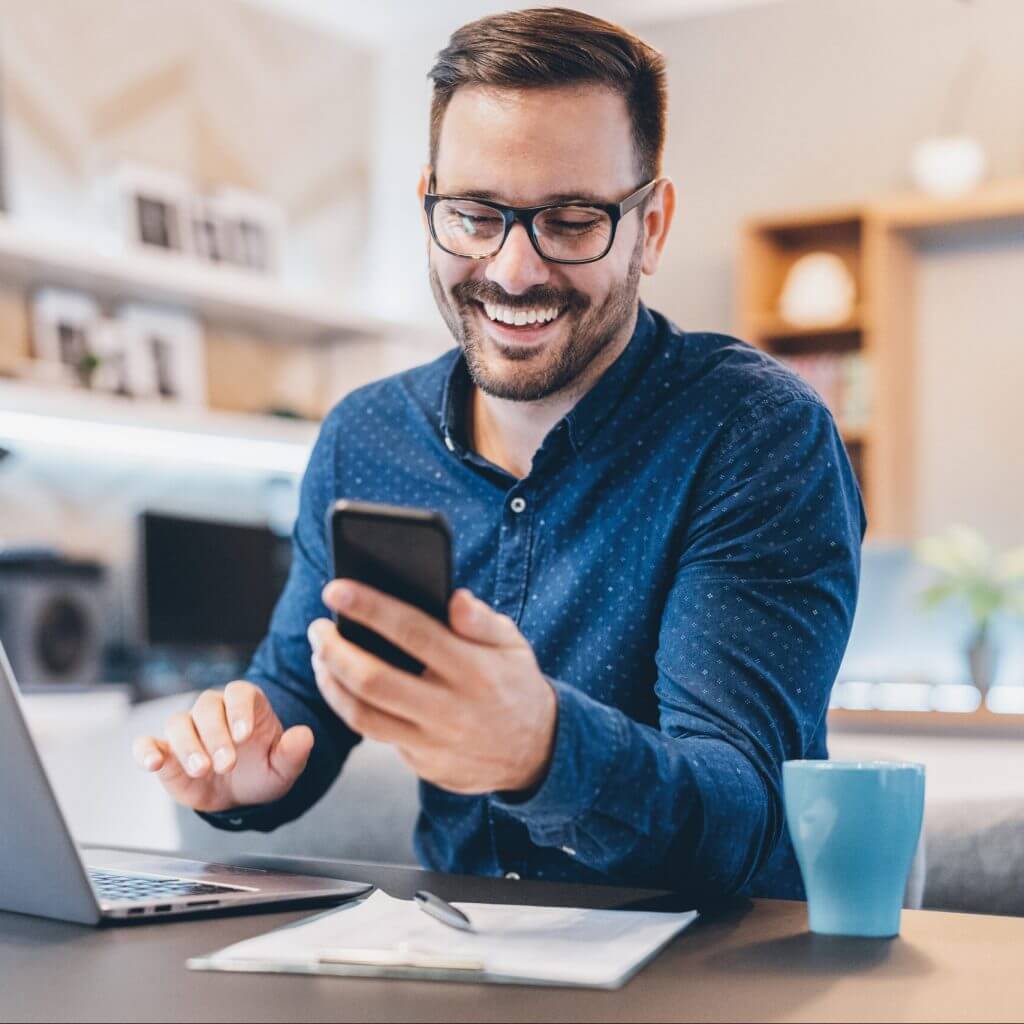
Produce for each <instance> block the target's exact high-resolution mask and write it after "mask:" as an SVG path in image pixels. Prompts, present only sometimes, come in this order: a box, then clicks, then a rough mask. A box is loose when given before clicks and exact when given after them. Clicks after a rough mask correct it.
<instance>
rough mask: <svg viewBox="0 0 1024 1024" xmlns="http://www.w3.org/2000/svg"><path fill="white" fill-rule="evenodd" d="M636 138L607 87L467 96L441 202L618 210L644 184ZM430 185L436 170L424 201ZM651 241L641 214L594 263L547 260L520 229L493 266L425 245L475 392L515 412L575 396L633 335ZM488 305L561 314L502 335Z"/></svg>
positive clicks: (448, 118)
mask: <svg viewBox="0 0 1024 1024" xmlns="http://www.w3.org/2000/svg"><path fill="white" fill-rule="evenodd" d="M630 128H631V124H630V118H629V113H628V111H627V109H626V104H625V101H624V100H623V99H622V97H621V96H619V95H618V94H616V93H614V92H613V91H611V90H610V89H607V88H604V87H601V86H585V87H560V88H543V89H540V88H538V89H524V90H519V89H516V90H513V89H491V88H484V87H476V86H474V87H465V86H464V87H462V88H460V89H458V90H457V91H456V92H455V94H454V95H453V96H452V99H451V102H450V103H449V105H448V109H447V110H446V112H445V116H444V121H443V124H442V127H441V135H440V141H439V146H438V155H437V166H436V167H435V168H434V173H435V191H436V192H438V193H439V194H441V195H451V196H473V195H476V196H481V197H486V198H491V199H494V200H496V201H497V202H502V203H507V204H509V205H511V206H542V205H544V204H545V203H548V202H551V201H553V197H559V199H560V200H561V197H565V196H574V197H576V196H579V197H580V198H583V199H590V200H594V201H596V200H600V201H602V202H619V201H620V200H622V199H624V198H625V197H626V196H627V195H629V194H630V193H631V192H633V191H634V190H635V189H636V188H637V187H638V186H639V185H641V184H643V182H640V181H639V180H638V179H637V170H636V165H635V155H634V148H633V143H632V138H631V131H630ZM428 179H429V170H428V171H425V172H424V176H423V178H422V180H421V181H420V194H421V197H422V194H423V193H424V192H425V191H426V190H427V187H428ZM644 241H645V238H644V231H643V221H642V218H641V211H640V210H639V209H637V210H633V211H632V212H630V213H629V214H627V215H626V216H625V217H624V218H623V219H622V220H621V221H620V222H619V225H618V228H617V230H616V234H615V241H614V244H613V245H612V248H611V251H610V252H609V253H608V255H607V256H605V257H604V258H603V259H601V260H598V261H597V262H595V263H587V264H581V265H575V266H574V265H568V264H559V263H551V262H548V261H546V260H544V259H542V258H541V256H540V255H539V254H538V253H537V251H536V250H535V249H534V248H533V245H532V244H531V242H530V239H529V238H528V237H527V235H526V231H525V229H524V228H523V226H522V225H519V224H516V225H515V226H514V227H513V228H512V230H511V232H510V233H509V236H508V238H507V239H506V240H505V244H504V245H503V246H502V248H501V250H500V252H498V253H497V254H496V255H495V256H492V257H489V258H487V259H482V260H470V259H464V258H461V257H458V256H452V255H450V254H448V253H446V252H444V251H443V250H442V249H440V248H439V247H438V246H436V245H432V244H429V243H428V252H429V256H428V260H429V270H430V284H431V288H432V290H433V292H434V298H435V300H436V302H437V306H438V309H439V310H440V312H441V315H442V317H444V320H445V322H446V323H447V325H448V328H449V330H450V331H451V333H452V336H453V337H454V338H455V340H456V342H457V343H458V344H459V345H460V346H461V347H462V349H463V351H464V352H465V354H466V361H467V365H468V367H469V371H470V374H471V376H472V378H473V381H474V383H475V384H476V385H477V386H478V387H479V388H480V389H481V390H482V391H484V392H486V393H487V394H490V395H494V396H495V397H498V398H505V399H511V400H514V401H537V400H539V399H542V398H546V397H547V396H549V395H554V394H556V393H558V392H562V391H565V390H568V389H570V388H571V386H572V384H573V382H574V381H576V380H577V379H579V378H580V377H581V375H582V374H583V373H584V371H585V370H586V368H587V367H588V366H589V365H590V364H591V362H592V361H593V360H594V359H595V358H596V357H597V356H598V355H599V353H600V352H601V351H602V350H604V349H605V347H606V346H607V345H608V344H609V343H610V342H611V341H613V340H614V339H616V337H618V336H619V335H621V334H622V333H623V331H625V330H627V329H628V328H629V327H631V326H632V323H633V317H634V315H635V310H636V301H637V289H638V285H639V279H640V272H641V267H642V265H643V264H644V262H645V260H644V256H645V252H644V248H645V247H644ZM658 248H660V246H658ZM644 269H647V268H646V267H644ZM648 272H650V271H648ZM485 304H486V306H489V307H491V313H492V314H493V313H494V311H495V309H496V308H497V309H501V308H504V309H505V310H511V311H513V312H515V311H527V310H551V309H557V310H558V315H557V316H556V317H555V319H554V320H553V321H551V322H550V323H547V324H545V325H543V326H540V325H528V326H521V327H514V326H506V325H504V324H502V323H500V322H497V321H496V320H495V319H492V316H491V315H489V314H488V311H487V309H486V308H485Z"/></svg>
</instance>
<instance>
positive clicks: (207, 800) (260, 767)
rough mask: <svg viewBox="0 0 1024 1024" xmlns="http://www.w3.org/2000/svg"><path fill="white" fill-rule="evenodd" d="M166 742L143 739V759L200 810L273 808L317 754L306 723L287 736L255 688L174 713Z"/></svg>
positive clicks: (231, 688)
mask: <svg viewBox="0 0 1024 1024" xmlns="http://www.w3.org/2000/svg"><path fill="white" fill-rule="evenodd" d="M164 733H165V735H166V737H167V738H166V739H165V740H162V739H158V738H157V737H155V736H139V737H138V738H137V739H136V740H135V743H134V745H133V748H132V750H133V753H134V755H135V760H136V761H137V762H138V763H139V765H140V766H141V767H143V768H145V769H146V771H150V772H155V773H156V774H157V775H158V777H159V779H160V781H161V782H162V783H163V786H164V789H166V790H167V792H168V793H170V795H171V796H172V797H173V798H174V799H175V800H177V801H178V803H180V804H184V805H185V806H186V807H191V808H193V809H194V810H197V811H226V810H228V809H230V808H232V807H246V806H249V805H251V804H267V803H270V802H271V801H273V800H277V799H279V798H280V797H282V796H284V794H285V793H287V792H288V790H290V789H291V788H292V786H293V785H294V784H295V780H296V779H297V778H298V777H299V775H301V774H302V770H303V769H304V768H305V767H306V762H307V761H308V760H309V754H310V751H311V750H312V749H313V732H312V730H311V729H310V728H309V727H308V726H305V725H295V726H292V728H290V729H288V730H287V731H285V730H284V729H283V728H282V726H281V722H280V720H279V719H278V717H277V715H276V714H275V713H274V709H273V708H272V707H271V706H270V701H268V700H267V698H266V696H265V695H264V693H263V691H262V690H261V689H260V688H259V687H258V686H254V685H253V684H252V683H247V682H244V681H238V682H234V683H228V685H227V686H226V687H225V688H224V692H223V693H221V692H220V691H219V690H206V691H204V692H203V693H201V694H200V695H199V698H198V699H197V700H196V702H195V704H194V705H193V706H192V710H191V711H190V712H188V713H181V714H177V715H173V716H172V717H171V718H170V719H169V720H168V722H167V725H166V727H165V729H164Z"/></svg>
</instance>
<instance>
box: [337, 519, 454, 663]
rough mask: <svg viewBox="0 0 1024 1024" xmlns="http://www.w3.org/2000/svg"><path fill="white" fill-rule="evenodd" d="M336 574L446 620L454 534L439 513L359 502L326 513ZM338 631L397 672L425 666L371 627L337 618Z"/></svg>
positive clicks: (339, 616)
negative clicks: (364, 584) (388, 663)
mask: <svg viewBox="0 0 1024 1024" xmlns="http://www.w3.org/2000/svg"><path fill="white" fill-rule="evenodd" d="M327 535H328V537H330V543H331V558H332V561H333V563H334V576H335V578H336V579H338V578H342V577H344V578H346V579H353V580H359V581H360V582H361V583H366V584H368V585H369V586H371V587H374V588H375V589H377V590H381V591H383V592H384V593H386V594H390V595H391V596H392V597H396V598H398V600H399V601H404V602H405V603H406V604H411V605H415V606H416V607H417V608H419V609H421V610H422V611H425V612H426V613H427V614H428V615H432V616H433V617H434V618H435V619H438V620H439V621H441V622H444V623H447V622H448V602H449V600H450V599H451V595H452V535H451V530H450V529H449V527H448V523H447V521H446V520H445V518H444V516H443V515H441V513H440V512H434V511H432V510H431V509H424V508H403V507H400V506H398V505H377V504H371V503H369V502H362V501H348V500H346V499H342V500H341V501H336V502H335V503H334V504H333V505H332V506H331V507H330V508H329V509H328V510H327ZM335 621H336V622H337V624H338V632H339V633H340V634H341V635H342V636H343V637H345V639H346V640H350V641H351V642H352V643H354V644H358V645H359V646H360V647H362V648H363V649H364V650H367V651H369V652H370V653H371V654H375V655H376V656H377V657H378V658H381V659H383V660H384V661H387V662H390V663H391V664H392V665H394V666H395V667H396V668H400V669H403V670H404V671H406V672H412V673H415V674H417V675H418V674H419V673H421V672H422V671H423V663H422V662H420V661H418V660H417V659H416V658H414V657H412V656H411V655H410V654H407V653H406V652H405V651H403V650H402V649H401V648H399V647H396V646H395V645H394V644H393V643H391V642H390V641H389V640H385V639H384V637H382V636H381V635H380V634H379V633H375V632H374V631H373V630H372V629H369V628H367V627H366V626H363V625H361V624H360V623H358V622H353V621H352V620H351V619H348V618H345V617H344V616H343V615H335Z"/></svg>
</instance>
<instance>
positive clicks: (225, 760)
mask: <svg viewBox="0 0 1024 1024" xmlns="http://www.w3.org/2000/svg"><path fill="white" fill-rule="evenodd" d="M230 763H231V754H230V752H229V751H228V748H227V747H218V748H217V750H216V751H215V752H214V755H213V769H214V771H217V772H223V771H226V770H227V767H228V765H229V764H230Z"/></svg>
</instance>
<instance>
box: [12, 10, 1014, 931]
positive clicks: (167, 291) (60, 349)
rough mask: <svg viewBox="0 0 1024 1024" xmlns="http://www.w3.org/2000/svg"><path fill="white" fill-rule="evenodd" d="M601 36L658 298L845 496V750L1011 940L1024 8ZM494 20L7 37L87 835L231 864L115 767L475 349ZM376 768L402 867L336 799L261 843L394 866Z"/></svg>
mask: <svg viewBox="0 0 1024 1024" xmlns="http://www.w3.org/2000/svg"><path fill="white" fill-rule="evenodd" d="M578 6H579V7H581V8H582V9H585V10H588V11H590V12H592V13H594V14H597V15H600V16H602V17H606V18H609V19H611V20H614V21H617V22H619V23H621V24H623V25H625V26H627V27H628V28H630V29H633V30H635V31H636V32H638V33H639V34H640V35H642V36H643V37H644V38H645V39H646V40H647V41H648V42H650V43H651V44H652V45H654V46H655V47H657V48H658V49H659V50H661V51H662V52H663V54H664V55H665V57H666V58H667V61H668V68H669V82H670V105H669V134H668V145H667V150H666V155H665V165H664V171H665V173H666V174H669V175H671V176H672V177H673V179H674V180H675V182H676V185H677V188H678V189H679V192H680V195H681V201H682V202H681V210H680V211H679V213H678V214H677V220H676V222H675V225H674V227H673V232H672V237H671V239H670V241H669V244H668V248H667V251H666V253H665V257H664V260H663V263H662V266H661V268H660V270H659V272H658V274H657V276H656V277H654V278H645V279H644V281H643V286H642V288H643V290H642V294H643V297H644V299H645V300H646V301H647V302H648V303H649V304H650V305H652V306H654V307H655V308H657V309H659V310H660V311H662V312H663V313H665V314H666V315H668V316H669V317H670V318H672V319H673V320H675V321H676V322H677V323H678V324H680V325H681V326H682V327H683V328H685V329H688V330H713V331H723V332H729V333H734V334H737V335H738V336H740V337H742V338H744V339H745V340H747V341H749V342H751V343H752V344H756V345H758V346H760V347H762V348H764V349H765V350H767V351H769V352H770V353H771V354H772V355H774V356H776V357H777V358H779V359H781V360H783V361H785V362H788V363H789V365H791V366H792V367H793V368H794V369H795V370H796V371H797V372H799V373H801V374H802V375H803V376H805V377H806V378H807V379H808V380H809V381H810V382H811V383H812V384H813V385H814V386H815V387H816V388H817V389H818V391H819V392H820V393H821V394H822V397H823V398H824V399H825V400H826V401H827V402H828V403H829V405H830V406H831V408H832V409H833V412H834V413H835V415H836V419H837V422H839V424H840V426H841V429H842V432H843V436H844V440H845V442H846V445H847V448H848V450H849V452H850V455H851V458H852V459H853V462H854V465H855V467H856V469H857V473H858V477H859V479H860V482H861V487H862V490H863V494H864V499H865V504H866V507H867V510H868V517H869V522H870V529H869V535H868V541H867V544H866V546H865V550H864V557H863V579H862V587H861V599H860V604H859V608H858V613H857V619H856V622H855V626H854V632H853V636H852V638H851V642H850V646H849V649H848V651H847V655H846V659H845V661H844V664H843V666H842V670H841V672H840V676H839V681H838V683H837V685H836V687H835V691H834V695H833V701H832V705H833V706H832V708H831V709H830V711H829V716H830V731H831V736H832V739H831V749H832V751H833V755H834V756H840V757H842V756H855V757H868V756H883V757H900V758H912V759H917V760H922V761H924V762H925V763H926V764H927V765H928V771H929V782H928V794H929V795H928V801H929V804H928V806H929V811H928V830H929V836H930V838H929V847H928V851H929V857H930V859H931V861H932V867H931V870H930V872H929V883H928V886H929V889H928V891H926V899H930V900H931V903H932V905H945V906H954V907H957V906H960V907H963V908H964V909H983V910H991V911H994V912H1017V913H1024V896H1022V895H1020V887H1019V885H1018V886H1017V887H1016V888H1017V894H1016V895H1014V894H1012V893H1010V894H1009V895H1008V894H1007V891H1008V890H1007V879H1008V878H1012V877H1016V878H1018V879H1019V877H1020V873H1021V872H1024V772H1022V770H1021V766H1022V765H1024V758H1022V757H1021V754H1022V752H1024V629H1022V621H1021V613H1022V612H1024V601H1022V598H1021V595H1020V587H1021V584H1022V582H1024V554H1022V553H1021V550H1020V545H1022V544H1024V526H1022V512H1024V450H1022V449H1024V443H1022V437H1024V403H1022V402H1021V401H1020V382H1021V380H1024V304H1022V302H1021V285H1020V282H1022V281H1024V113H1022V111H1024V104H1022V99H1024V62H1022V61H1021V60H1020V40H1021V39H1024V5H1022V4H1020V3H1019V2H1018V0H973V2H968V0H630V2H628V3H627V2H625V0H605V2H595V3H581V4H579V5H578ZM505 8H506V5H505V4H491V3H481V2H475V0H435V2H434V3H432V4H430V5H423V4H417V3H411V2H401V0H377V2H376V3H374V4H372V5H364V4H360V5H354V4H339V3H333V2H330V0H201V2H200V0H91V2H90V3H89V4H82V3H79V2H77V0H31V2H29V0H0V640H2V641H3V643H4V645H5V647H6V649H7V653H8V655H9V657H10V659H11V661H12V663H13V665H14V669H15V672H16V674H17V676H18V679H19V681H20V683H21V685H22V688H23V691H24V692H25V695H26V707H27V709H28V712H29V714H30V716H31V720H32V723H33V727H34V729H35V731H36V734H37V737H38V738H39V741H40V744H41V747H42V749H43V752H44V756H45V757H46V759H47V763H48V764H49V766H50V768H51V771H52V773H53V774H54V778H55V782H56V785H57V788H58V792H59V795H60V796H61V799H62V801H63V802H64V805H65V810H66V813H67V815H68V817H69V819H70V821H71V824H72V827H73V829H74V831H75V832H76V834H77V835H78V836H79V837H80V838H83V839H90V840H96V841H117V842H122V843H133V842H134V843H135V844H136V845H150V846H163V847H170V846H176V845H179V844H184V845H187V846H189V847H190V848H197V847H201V846H203V845H204V844H210V845H212V846H216V844H217V843H220V842H221V839H220V837H217V836H214V835H213V834H212V832H211V831H210V830H209V829H206V827H205V826H200V825H199V823H197V822H196V821H195V820H194V819H192V818H191V817H189V816H187V815H182V814H176V813H174V811H173V809H172V808H171V807H170V806H169V805H168V804H167V803H166V801H164V800H163V799H162V797H161V796H160V795H159V793H158V791H157V786H156V785H155V783H154V781H153V780H151V779H147V778H145V777H144V776H142V774H141V773H139V772H137V771H136V770H135V769H134V768H133V767H132V765H131V760H130V752H129V745H130V738H131V736H132V735H133V734H134V733H135V732H138V731H145V730H149V729H157V728H159V727H160V725H161V724H162V722H163V720H164V719H165V718H166V716H167V714H168V713H169V709H171V708H175V707H178V706H187V704H188V703H189V702H190V700H191V697H190V696H189V694H190V693H192V692H194V691H195V690H197V689H202V688H204V687H206V686H216V685H222V684H223V683H224V682H226V681H228V680H230V679H231V678H234V677H236V676H237V675H238V674H239V673H240V672H241V670H242V668H243V667H244V665H245V664H246V661H247V658H248V656H249V654H250V653H251V651H252V649H253V648H254V646H255V644H256V643H257V642H258V640H259V638H260V637H261V636H262V634H263V631H264V630H265V627H266V623H267V618H268V616H269V613H270V609H271V608H272V606H273V602H274V600H275V598H276V595H277V592H278V590H279V589H280V586H281V583H282V581H283V578H284V575H285V573H286V572H287V568H288V559H289V556H290V552H289V544H288V535H289V531H290V529H291V526H292V521H293V518H294V513H295V506H296V486H297V482H298V480H299V477H300V475H301V472H302V469H303V466H304V464H305V459H306V456H307V454H308V450H309V447H310V445H311V443H312V440H313V438H314V437H315V434H316V429H317V423H318V421H319V419H320V418H321V417H322V416H323V414H324V413H325V412H326V411H327V410H328V409H329V408H330V407H331V406H332V405H333V404H334V403H335V402H336V401H337V400H338V399H339V398H340V397H342V396H343V395H344V394H345V393H346V392H348V391H350V390H351V389H353V388H355V387H358V386H359V385H361V384H363V383H365V382H367V381H369V380H372V379H374V378H377V377H380V376H383V375H386V374H390V373H393V372H396V371H398V370H401V369H404V368H406V367H409V366H413V365H416V364H417V363H421V362H425V361H427V360H429V359H432V358H433V357H434V356H436V355H437V354H439V353H440V352H442V351H444V350H445V349H446V348H448V347H450V338H449V337H448V335H447V334H446V332H445V330H444V328H443V325H442V323H441V321H440V318H439V316H438V314H437V312H436V309H435V307H434V303H433V299H432V297H431V294H430V290H429V287H428V284H427V278H426V273H425V246H424V241H423V237H422V228H421V225H420V218H419V207H418V205H417V201H416V197H415V193H414V188H415V183H416V179H417V175H418V173H419V169H420V167H421V165H422V164H423V163H424V161H425V159H426V146H427V109H428V103H429V89H428V83H427V79H426V73H427V71H428V69H429V67H430V65H431V63H432V61H433V58H434V55H435V54H436V52H437V51H438V50H439V49H440V48H441V47H442V46H443V45H444V44H445V42H446V40H447V37H448V35H449V34H450V33H451V31H453V30H454V29H455V28H456V27H458V26H459V25H460V24H462V23H463V22H465V21H468V20H471V19H473V18H476V17H480V16H482V15H484V14H488V13H492V12H494V11H498V10H502V9H505ZM359 758H361V759H362V760H361V761H360V762H359V765H360V766H359V767H358V770H356V769H355V768H354V770H353V771H352V772H351V773H347V775H348V778H346V779H344V780H343V781H342V782H340V783H339V784H338V787H336V790H338V793H339V794H340V796H338V800H342V799H343V798H344V796H345V793H346V792H347V793H349V795H350V796H351V795H354V794H361V795H362V796H363V797H364V798H365V793H366V790H367V787H370V788H373V787H377V788H378V789H379V791H380V792H381V793H382V794H383V796H384V797H385V799H383V800H382V801H381V802H380V804H379V805H378V810H379V808H380V807H383V808H384V811H383V814H384V818H386V824H387V827H388V828H390V829H391V831H390V832H380V829H379V828H378V827H377V825H374V823H373V822H370V823H369V824H367V825H366V828H365V829H363V828H362V827H361V828H360V829H354V828H353V826H352V820H353V819H352V818H347V817H346V816H345V814H342V813H341V812H340V811H338V810H337V808H338V807H340V806H341V804H331V800H333V799H334V794H333V791H332V797H331V798H329V799H328V800H327V801H325V804H326V805H328V806H329V807H333V808H334V810H328V811H323V810H322V807H318V809H317V810H315V811H314V812H313V813H312V814H311V815H308V816H307V818H308V819H312V820H304V821H303V822H300V823H298V824H297V825H296V826H289V827H288V828H286V829H284V830H281V831H280V832H279V833H277V834H275V836H273V837H264V836H259V837H253V836H249V837H243V839H242V840H238V839H237V837H231V838H232V841H235V842H236V848H242V847H243V846H244V845H245V844H248V845H249V846H250V847H252V846H253V845H255V844H257V843H261V844H266V847H267V848H277V849H282V850H285V849H287V850H288V851H289V852H297V853H310V854H317V855H323V856H328V855H332V854H334V855H351V856H370V857H375V858H377V859H399V860H401V859H411V852H410V849H409V843H408V837H407V835H406V832H407V831H408V828H409V827H410V822H411V815H412V813H413V811H414V806H415V792H414V789H413V788H412V785H411V782H410V780H409V779H408V778H406V777H402V776H400V774H399V772H398V771H397V769H396V767H395V765H394V764H392V763H391V762H390V761H388V760H387V752H386V751H373V750H370V751H366V752H360V753H359ZM346 787H348V789H347V790H346ZM115 793H116V794H117V799H116V800H115V799H114V798H113V794H115ZM357 802H358V801H357ZM362 802H363V803H364V804H365V802H366V801H365V799H363V801H362ZM968 806H969V807H970V808H973V811H972V813H973V814H974V818H973V819H971V820H972V821H974V824H973V825H972V826H971V827H970V828H967V827H966V826H965V825H964V821H965V818H964V813H965V812H964V810H963V809H964V807H968ZM363 810H364V811H365V807H364V808H363ZM346 813H350V814H357V813H359V811H358V809H356V810H351V809H350V811H348V812H346ZM317 815H319V818H317ZM968 817H970V816H968ZM379 818H380V814H378V819H379ZM204 829H205V831H202V830H204ZM375 829H376V831H375ZM367 830H368V831H367ZM356 832H359V835H358V836H357V835H356V834H355V833H356ZM396 836H399V837H403V838H398V839H396V838H395V837H396ZM223 842H224V843H227V840H224V841H223ZM239 843H241V846H239V845H238V844H239ZM957 843H960V845H957ZM274 844H277V845H276V846H275V845H274ZM361 844H362V845H361ZM964 844H966V845H964ZM933 845H934V849H933ZM223 848H227V847H226V846H223V845H222V846H219V847H217V849H223ZM979 865H980V866H979ZM1000 872H1003V873H1002V874H1000ZM1008 873H1009V874H1008ZM1014 901H1016V902H1014Z"/></svg>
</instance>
